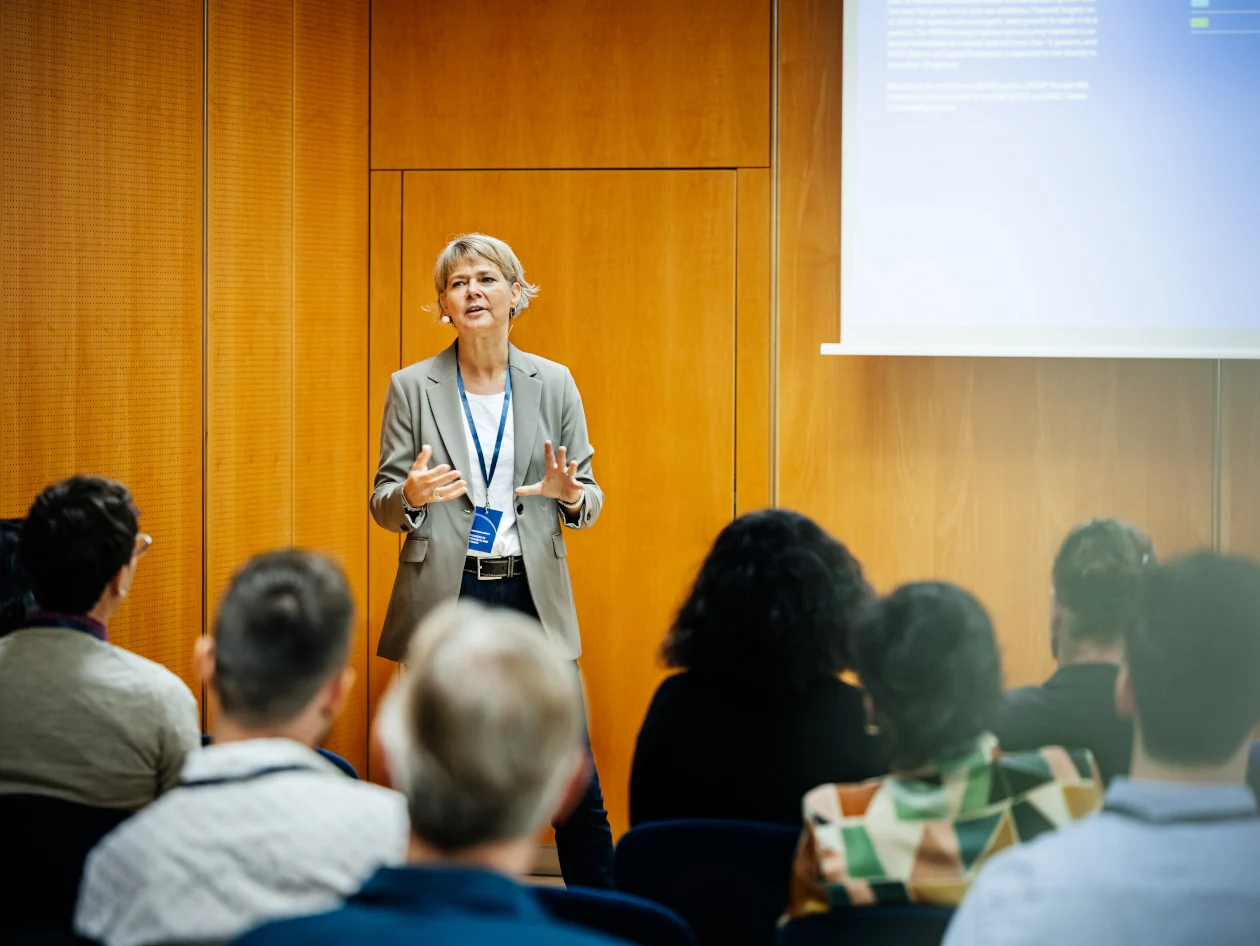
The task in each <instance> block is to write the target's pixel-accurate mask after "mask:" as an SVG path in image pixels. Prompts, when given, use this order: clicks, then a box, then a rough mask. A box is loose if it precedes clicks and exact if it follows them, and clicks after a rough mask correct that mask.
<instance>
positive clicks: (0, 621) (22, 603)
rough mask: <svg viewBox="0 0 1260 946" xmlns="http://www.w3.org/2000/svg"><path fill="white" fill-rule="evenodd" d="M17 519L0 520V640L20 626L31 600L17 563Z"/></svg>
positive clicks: (31, 607)
mask: <svg viewBox="0 0 1260 946" xmlns="http://www.w3.org/2000/svg"><path fill="white" fill-rule="evenodd" d="M21 532H22V520H21V519H0V636H3V635H5V634H7V633H9V631H12V630H15V629H16V628H19V627H21V626H22V622H23V621H24V620H26V614H27V612H28V611H33V610H34V609H35V596H34V595H33V594H31V583H30V580H29V579H27V577H26V570H25V569H24V568H22V563H21V562H20V561H19V560H18V545H19V542H20V537H21Z"/></svg>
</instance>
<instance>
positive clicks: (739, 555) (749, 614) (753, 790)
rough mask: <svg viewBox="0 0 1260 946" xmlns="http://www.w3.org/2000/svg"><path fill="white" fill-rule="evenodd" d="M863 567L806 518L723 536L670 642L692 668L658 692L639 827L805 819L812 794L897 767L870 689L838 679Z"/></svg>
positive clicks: (739, 527)
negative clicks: (874, 724)
mask: <svg viewBox="0 0 1260 946" xmlns="http://www.w3.org/2000/svg"><path fill="white" fill-rule="evenodd" d="M869 594H870V592H869V589H868V587H867V584H866V582H865V581H864V580H863V578H862V566H861V565H860V564H859V563H858V561H857V560H856V559H855V558H854V557H853V556H852V555H850V554H849V551H848V549H846V548H845V547H844V546H843V545H842V544H841V543H839V542H837V541H836V540H835V539H833V538H832V537H831V536H830V535H828V534H827V533H826V532H824V531H823V530H822V529H821V528H819V527H818V525H817V524H815V523H814V522H813V521H812V520H810V519H808V518H806V517H805V516H802V515H800V514H799V513H795V512H787V511H784V510H778V509H775V510H766V511H763V512H754V513H750V514H749V515H746V516H743V517H741V518H739V519H737V520H735V521H734V522H732V523H731V524H730V525H728V526H727V527H726V528H725V529H723V530H722V532H721V534H719V535H718V537H717V541H715V542H714V544H713V548H712V549H711V550H710V552H709V555H708V558H707V559H706V560H705V562H704V564H703V565H702V566H701V568H700V574H699V575H698V576H697V577H696V581H695V585H694V586H693V587H692V589H691V594H690V595H689V596H688V598H687V600H686V602H685V603H684V604H683V606H682V609H681V610H680V611H679V612H678V616H677V618H676V619H675V621H674V626H673V627H672V628H671V629H670V631H669V634H668V635H667V637H666V639H665V643H664V646H663V647H662V655H663V657H664V659H665V662H666V664H668V665H669V666H670V667H675V668H678V669H681V670H682V671H683V672H682V673H679V674H676V675H674V676H672V677H669V678H668V679H666V680H665V681H664V682H663V683H662V684H661V685H660V687H659V688H658V689H657V691H656V695H655V696H654V697H653V699H652V704H651V706H650V707H649V708H648V711H647V717H646V718H645V719H644V721H643V726H642V728H641V729H640V731H639V738H638V744H637V746H636V747H635V754H634V764H633V767H632V770H631V776H630V821H631V823H632V824H640V823H642V822H645V821H662V820H666V819H671V818H738V819H743V820H752V821H771V822H779V823H782V824H788V825H793V826H796V825H799V824H800V819H801V796H802V795H804V794H805V792H806V791H808V790H809V789H811V788H813V787H814V786H815V785H820V784H822V783H824V782H851V781H860V780H861V779H865V778H869V777H871V776H873V775H878V774H881V773H883V772H886V771H887V765H886V763H885V760H884V757H883V752H882V748H881V745H880V743H879V741H878V740H877V739H873V738H872V737H871V736H870V735H868V734H867V732H866V719H865V715H864V713H863V709H862V694H861V691H859V690H858V689H857V688H856V687H852V686H849V685H848V684H847V683H843V682H842V681H841V680H840V679H839V674H840V672H841V671H842V670H844V669H845V666H846V663H847V637H848V633H849V624H850V622H851V620H852V617H853V615H854V613H855V612H856V611H857V610H858V608H859V606H860V605H862V604H863V603H864V602H865V601H866V600H867V599H868V597H869Z"/></svg>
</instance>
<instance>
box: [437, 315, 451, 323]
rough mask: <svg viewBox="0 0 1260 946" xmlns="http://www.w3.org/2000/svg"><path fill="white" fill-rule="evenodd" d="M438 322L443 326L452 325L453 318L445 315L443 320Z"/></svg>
mask: <svg viewBox="0 0 1260 946" xmlns="http://www.w3.org/2000/svg"><path fill="white" fill-rule="evenodd" d="M438 321H439V322H441V323H442V324H443V325H450V324H451V317H450V316H449V315H443V316H442V318H440V319H438Z"/></svg>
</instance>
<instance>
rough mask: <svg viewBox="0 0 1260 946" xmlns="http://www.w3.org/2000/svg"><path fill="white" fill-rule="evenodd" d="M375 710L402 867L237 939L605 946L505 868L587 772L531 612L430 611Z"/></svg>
mask: <svg viewBox="0 0 1260 946" xmlns="http://www.w3.org/2000/svg"><path fill="white" fill-rule="evenodd" d="M406 666H407V670H406V672H405V674H404V676H403V678H402V682H401V684H400V685H399V689H398V690H395V691H394V692H393V693H392V694H391V695H390V696H389V698H388V699H387V700H386V701H385V704H384V705H383V707H382V710H381V712H380V714H379V715H378V717H377V731H378V733H379V734H380V736H381V739H382V741H383V743H384V748H385V750H386V755H387V758H388V760H389V769H390V773H391V776H392V779H391V780H392V781H393V783H394V784H395V785H396V786H398V787H399V788H400V789H401V790H402V791H403V792H404V793H405V794H406V796H407V802H408V806H409V809H410V814H411V832H412V833H411V847H410V851H409V854H408V862H409V863H408V864H407V866H405V867H386V868H382V869H381V870H379V871H378V872H377V873H376V874H375V875H374V876H373V877H372V878H371V879H370V880H369V881H368V882H367V884H366V885H365V886H364V887H363V889H362V891H360V892H359V893H358V894H356V895H355V896H353V897H351V898H350V899H349V900H347V902H346V904H345V906H343V907H342V908H341V909H338V910H334V911H332V912H331V913H326V914H323V915H322V916H314V917H307V918H302V919H294V920H284V921H280V922H277V923H272V924H269V925H267V926H264V927H263V928H262V929H260V930H256V931H255V932H253V933H251V934H249V935H247V936H245V937H244V938H243V939H242V940H240V941H239V942H240V943H241V944H242V946H281V944H290V943H292V944H298V943H301V944H312V943H315V944H325V946H333V944H347V946H349V944H358V943H373V944H375V946H392V944H399V946H402V944H412V943H424V944H426V946H468V944H479V943H494V944H496V946H498V944H502V946H526V944H530V946H533V944H538V946H542V944H555V946H581V944H591V946H595V944H600V943H609V942H611V941H609V940H606V939H604V938H602V937H597V936H594V935H590V934H587V933H585V932H582V931H579V930H576V929H573V928H570V927H567V926H564V925H562V924H559V923H556V922H555V921H553V920H552V919H551V918H550V917H549V916H548V915H547V914H546V912H545V911H544V910H543V908H542V907H541V906H540V905H539V903H538V902H537V901H536V900H535V898H534V897H533V895H532V894H531V893H530V890H529V888H528V887H525V886H522V885H521V884H519V883H518V882H517V878H519V877H520V876H521V875H523V874H524V873H526V871H528V870H529V866H530V864H531V863H532V861H533V857H534V849H535V844H536V839H537V836H538V832H539V830H540V829H541V828H542V827H543V826H544V825H546V824H547V823H548V821H549V819H550V818H551V816H552V815H553V813H555V812H556V811H557V810H559V809H561V808H563V807H568V806H571V805H572V804H575V803H577V801H578V799H579V798H581V796H582V793H583V792H584V791H585V788H586V783H587V781H588V779H589V774H588V769H587V768H586V744H585V741H584V738H583V723H582V710H581V703H580V700H579V696H578V689H577V687H578V684H577V681H576V678H575V676H574V674H573V670H572V666H571V665H570V664H569V663H568V662H567V661H565V660H564V659H563V657H562V655H561V654H560V653H559V652H557V651H555V650H554V648H553V645H552V644H550V643H549V642H548V640H547V638H546V636H545V635H544V634H543V633H542V628H541V627H540V626H539V624H538V622H537V621H535V620H534V619H533V618H529V617H525V616H524V615H521V614H517V613H514V612H510V611H501V610H500V611H489V610H486V609H484V608H483V607H481V606H480V605H477V604H475V603H472V602H468V601H465V602H462V603H455V602H451V603H448V604H445V605H442V606H440V607H439V608H437V609H435V610H434V611H433V612H431V613H430V615H429V616H428V617H427V618H425V620H424V621H423V622H422V623H421V625H420V628H419V630H417V632H416V634H415V635H414V637H413V638H412V641H411V645H410V649H409V652H408V655H407V659H406Z"/></svg>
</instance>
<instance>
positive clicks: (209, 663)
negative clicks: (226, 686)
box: [193, 635, 214, 690]
mask: <svg viewBox="0 0 1260 946" xmlns="http://www.w3.org/2000/svg"><path fill="white" fill-rule="evenodd" d="M193 670H194V671H196V674H197V676H198V677H200V678H201V682H202V683H204V684H205V685H206V687H207V688H208V689H211V690H212V689H214V638H213V637H210V636H209V635H206V636H204V637H198V638H197V643H196V644H194V645H193Z"/></svg>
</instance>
